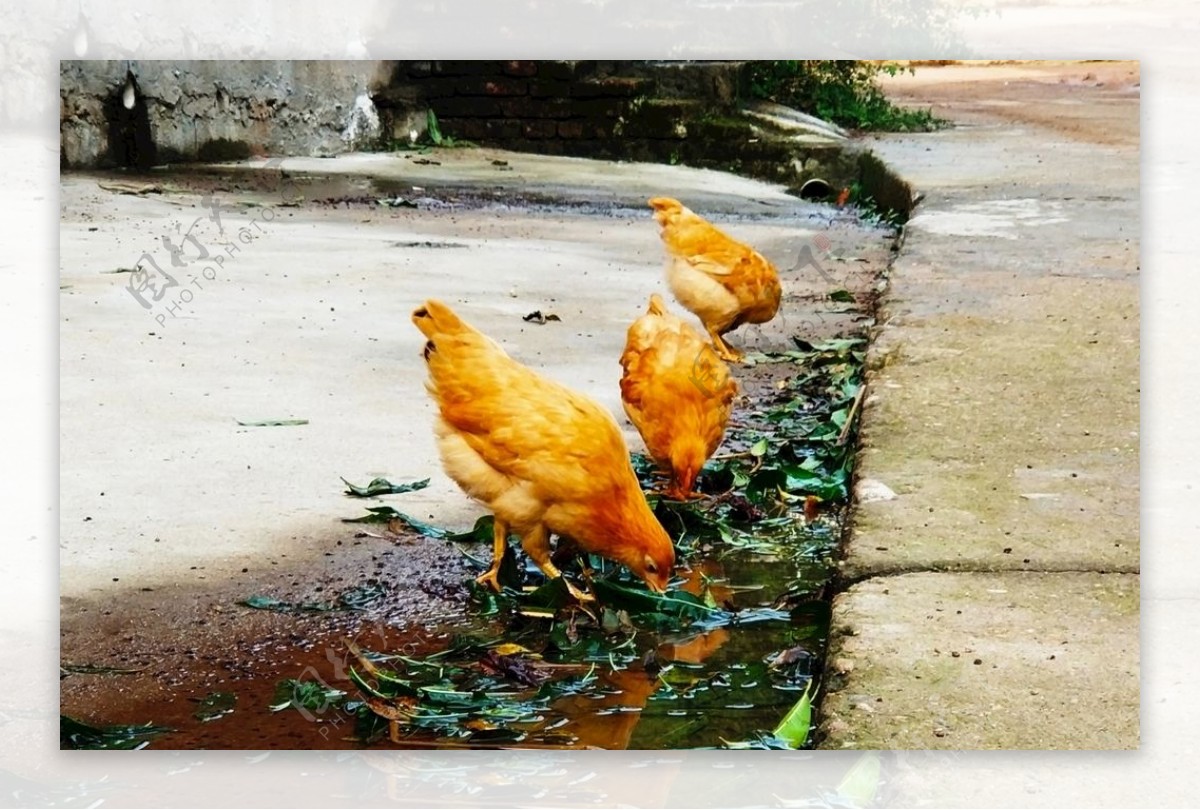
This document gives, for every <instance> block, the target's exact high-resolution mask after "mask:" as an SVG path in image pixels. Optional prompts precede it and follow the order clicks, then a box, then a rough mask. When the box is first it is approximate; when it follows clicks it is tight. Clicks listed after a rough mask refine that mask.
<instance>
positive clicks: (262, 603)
mask: <svg viewBox="0 0 1200 810" xmlns="http://www.w3.org/2000/svg"><path fill="white" fill-rule="evenodd" d="M238 604H239V605H244V606H245V607H248V608H254V609H255V610H274V611H276V612H278V613H291V612H293V611H305V612H310V613H326V612H328V611H331V610H337V609H338V608H337V606H336V605H330V604H328V603H326V602H284V601H283V600H282V599H276V598H275V597H273V596H257V595H256V596H248V597H246V598H245V599H241V600H239V601H238Z"/></svg>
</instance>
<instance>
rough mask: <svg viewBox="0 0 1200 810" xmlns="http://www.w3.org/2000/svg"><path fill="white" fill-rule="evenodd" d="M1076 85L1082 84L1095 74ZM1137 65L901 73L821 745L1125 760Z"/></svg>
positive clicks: (1134, 655) (1134, 516)
mask: <svg viewBox="0 0 1200 810" xmlns="http://www.w3.org/2000/svg"><path fill="white" fill-rule="evenodd" d="M1097 72H1099V73H1101V74H1102V75H1097ZM1137 82H1138V75H1137V66H1136V65H1135V64H1131V63H1117V64H1109V65H1104V66H1096V65H1092V64H1089V65H1075V66H1063V65H1057V66H1054V65H1051V66H1046V65H1040V66H1031V67H1021V66H1005V65H999V66H975V67H953V68H943V69H940V70H936V69H924V70H922V71H921V72H920V77H919V78H916V79H913V78H909V79H905V80H894V81H893V82H892V83H891V84H890V85H889V88H888V89H889V92H890V93H892V94H894V95H898V96H900V97H902V98H903V99H905V100H906V101H909V102H911V103H915V104H920V105H921V106H929V105H932V106H933V109H934V112H935V113H936V114H938V115H941V116H943V117H945V118H948V119H950V120H951V121H953V122H954V124H955V126H954V127H953V128H950V129H947V130H943V131H940V132H936V133H931V134H922V135H913V136H886V137H881V138H879V139H877V141H876V143H875V144H874V148H875V149H876V151H877V153H878V154H879V155H880V156H881V157H882V158H883V159H884V160H885V161H886V162H888V163H889V165H891V166H892V167H893V168H894V169H895V170H896V171H898V172H899V173H900V174H901V175H902V176H904V177H905V178H906V179H907V180H909V181H910V182H911V183H912V184H913V186H914V187H915V188H916V189H917V191H919V192H921V193H923V194H924V195H925V198H924V200H923V202H922V203H921V205H920V207H919V208H918V209H917V211H916V213H915V216H914V217H913V218H912V220H911V221H910V222H909V223H908V225H907V227H906V235H905V241H904V245H903V248H902V250H901V252H900V254H899V256H898V258H897V260H896V262H895V263H894V266H893V268H892V272H891V286H890V289H889V292H888V294H887V295H886V296H885V298H884V300H883V302H882V317H881V320H882V321H884V326H883V327H882V329H881V330H880V332H879V335H878V337H877V339H876V341H875V342H874V345H873V349H872V356H871V357H870V358H869V362H870V363H871V364H872V366H873V372H872V376H871V378H870V381H869V393H868V399H867V403H866V407H865V408H864V413H863V434H862V435H863V446H862V450H861V454H860V460H859V473H860V475H861V476H863V477H865V478H868V479H873V480H877V481H881V482H882V483H884V484H886V485H887V486H888V487H889V488H890V489H891V490H893V491H894V492H895V494H896V496H897V497H895V498H894V499H891V500H876V501H872V502H868V503H863V504H861V505H860V506H859V507H858V510H857V514H856V518H855V521H854V529H853V532H852V534H851V537H850V539H849V542H848V545H847V548H846V555H845V559H844V561H843V566H842V573H843V576H844V578H845V579H846V581H847V582H849V583H852V584H851V586H850V587H849V588H848V589H847V590H846V591H845V592H844V593H842V594H840V595H839V596H838V597H837V598H836V600H835V602H834V618H833V639H832V642H831V652H830V664H831V667H832V669H833V671H834V672H836V673H839V674H837V675H836V676H835V677H834V678H833V679H832V680H831V682H830V683H831V687H832V689H831V692H830V693H829V694H828V695H827V697H826V699H825V702H824V705H823V726H822V728H823V732H824V735H825V736H824V741H823V743H822V745H823V746H824V747H826V748H834V749H836V748H907V749H938V748H944V749H988V748H997V749H1012V748H1033V749H1045V748H1066V749H1122V748H1125V749H1128V748H1137V747H1138V741H1139V723H1138V711H1139V637H1138V633H1139V610H1138V606H1139V577H1138V572H1139V552H1140V544H1139V525H1138V514H1139V509H1138V507H1139V477H1138V472H1139V461H1138V460H1139V453H1138V450H1139V421H1138V403H1139V395H1140V388H1139V365H1138V360H1139V339H1138V338H1139V295H1138V279H1139V264H1138V248H1139V173H1138V169H1139V160H1138V157H1139V156H1138V142H1139V139H1138V119H1139V91H1138V87H1137Z"/></svg>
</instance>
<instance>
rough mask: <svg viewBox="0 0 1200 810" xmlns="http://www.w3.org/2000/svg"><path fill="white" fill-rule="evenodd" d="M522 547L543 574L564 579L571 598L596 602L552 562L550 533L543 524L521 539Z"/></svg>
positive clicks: (551, 577)
mask: <svg viewBox="0 0 1200 810" xmlns="http://www.w3.org/2000/svg"><path fill="white" fill-rule="evenodd" d="M521 547H522V548H524V549H525V553H526V554H528V555H529V559H531V560H533V562H534V563H535V564H536V565H537V567H538V568H540V569H542V573H543V574H545V575H546V576H547V577H549V578H550V579H557V578H558V577H562V581H563V584H564V585H566V586H567V591H569V592H570V594H571V596H573V597H575V599H576V600H578V601H580V602H594V601H595V600H596V597H594V596H592V595H591V594H590V593H584V592H583V591H581V590H579V589H578V588H576V587H575V586H574V585H572V584H571V582H570V580H568V579H567V578H566V577H563V573H562V571H559V570H558V567H557V566H556V565H555V564H554V563H553V562H552V561H551V560H550V532H549V530H548V529H547V528H546V527H545V526H544V525H543V524H541V523H539V524H538V525H537V526H534V527H533V528H532V529H530V530H529V532H528V533H527V534H525V535H524V536H523V537H522V538H521Z"/></svg>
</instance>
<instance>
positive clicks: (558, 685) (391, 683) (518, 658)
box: [271, 636, 597, 745]
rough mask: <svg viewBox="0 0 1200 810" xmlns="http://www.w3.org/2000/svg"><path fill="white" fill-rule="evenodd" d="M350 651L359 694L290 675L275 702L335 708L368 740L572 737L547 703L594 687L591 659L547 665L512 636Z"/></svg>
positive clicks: (551, 740)
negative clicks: (413, 652) (422, 648)
mask: <svg viewBox="0 0 1200 810" xmlns="http://www.w3.org/2000/svg"><path fill="white" fill-rule="evenodd" d="M351 651H352V653H354V655H355V657H356V658H357V664H355V665H352V666H350V668H349V677H350V680H351V681H352V682H353V684H354V686H355V687H356V689H357V694H356V695H353V696H351V695H347V694H345V693H343V692H341V691H340V690H336V689H331V688H329V687H327V686H326V685H324V684H321V683H318V682H316V681H294V680H288V681H283V682H281V683H280V684H279V685H278V687H277V699H276V701H275V704H274V705H272V707H271V708H272V710H275V711H279V710H282V709H286V708H288V707H292V706H294V707H296V708H298V709H303V710H307V711H315V712H323V711H325V710H326V709H329V708H337V709H338V710H340V711H342V712H345V713H347V714H351V715H353V716H355V717H356V734H357V736H358V737H359V738H360V739H361V740H362V741H363V742H367V743H370V742H374V741H376V740H378V739H379V738H380V737H382V736H383V735H385V734H389V733H391V734H393V735H394V738H395V739H397V740H400V739H412V740H414V741H416V742H420V743H430V744H431V743H435V742H443V743H444V742H447V741H450V742H458V743H470V744H474V745H478V744H501V743H503V744H513V743H520V742H534V741H536V742H539V743H541V744H569V743H570V742H571V741H572V740H573V738H572V737H570V736H569V735H565V734H562V733H561V732H557V731H556V728H557V727H558V726H559V725H561V723H560V722H558V720H557V719H556V718H555V717H554V716H553V715H552V713H551V712H550V711H549V709H550V705H551V704H552V703H553V702H554V701H556V700H558V699H560V698H562V697H565V696H568V695H572V694H577V693H580V692H583V691H595V688H596V680H597V676H596V673H595V666H594V665H580V666H575V667H562V666H557V667H556V666H550V665H547V664H546V663H545V662H544V661H543V660H542V658H541V656H540V655H538V654H536V653H532V652H531V651H529V650H528V649H526V648H524V647H522V646H520V645H518V644H513V643H497V642H490V643H489V642H482V641H481V640H479V639H476V638H471V637H465V636H464V637H456V638H455V639H454V641H453V642H452V643H451V645H450V647H449V648H447V649H446V650H443V651H441V652H439V653H436V654H434V655H430V656H427V657H424V658H420V657H414V656H404V655H382V654H376V653H370V652H364V651H361V650H358V649H357V648H352V650H351Z"/></svg>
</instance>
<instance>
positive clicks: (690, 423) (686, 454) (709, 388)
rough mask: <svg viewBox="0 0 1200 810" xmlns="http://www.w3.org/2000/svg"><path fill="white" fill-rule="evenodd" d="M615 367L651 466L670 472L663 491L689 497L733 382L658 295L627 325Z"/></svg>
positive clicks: (729, 405)
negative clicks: (621, 370)
mask: <svg viewBox="0 0 1200 810" xmlns="http://www.w3.org/2000/svg"><path fill="white" fill-rule="evenodd" d="M621 368H623V369H624V374H622V375H621V401H622V403H623V404H624V405H625V413H626V414H628V416H629V420H630V421H631V422H633V424H634V427H636V428H637V429H638V433H640V434H642V440H643V441H644V442H645V443H646V449H647V450H648V451H649V452H650V456H651V457H652V458H653V459H654V461H655V463H657V464H658V466H659V467H661V468H662V469H664V470H666V471H667V472H668V473H670V476H671V480H670V483H669V484H668V486H667V489H666V491H665V493H664V494H665V495H666V496H667V497H669V498H678V499H679V500H686V499H688V498H690V497H692V496H693V495H692V486H693V484H694V483H695V481H696V475H697V474H698V473H699V472H700V468H701V467H703V466H704V462H705V461H707V460H708V458H709V457H710V456H711V455H712V454H713V452H714V451H715V450H716V449H717V445H719V444H720V443H721V439H722V438H723V437H724V436H725V427H726V425H728V424H729V413H730V411H731V410H732V409H733V398H734V397H735V396H736V395H737V391H738V385H737V381H736V380H734V379H733V377H731V376H730V374H729V367H728V366H727V365H725V363H724V361H722V360H721V358H720V357H718V356H717V354H716V352H714V351H713V349H712V347H711V346H709V345H708V342H707V341H705V340H704V338H702V337H700V335H699V333H697V332H696V330H695V329H693V328H692V327H690V326H688V325H687V324H686V323H684V322H683V321H682V320H680V319H679V318H677V317H675V316H674V315H672V314H671V313H669V312H667V307H666V304H664V303H663V300H662V296H659V295H657V294H656V295H652V296H650V307H649V309H648V310H647V311H646V314H645V315H643V316H642V317H640V318H638V319H637V320H636V321H634V322H633V324H632V325H631V326H630V327H629V333H628V335H627V337H626V340H625V352H624V353H623V354H622V355H621Z"/></svg>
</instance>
